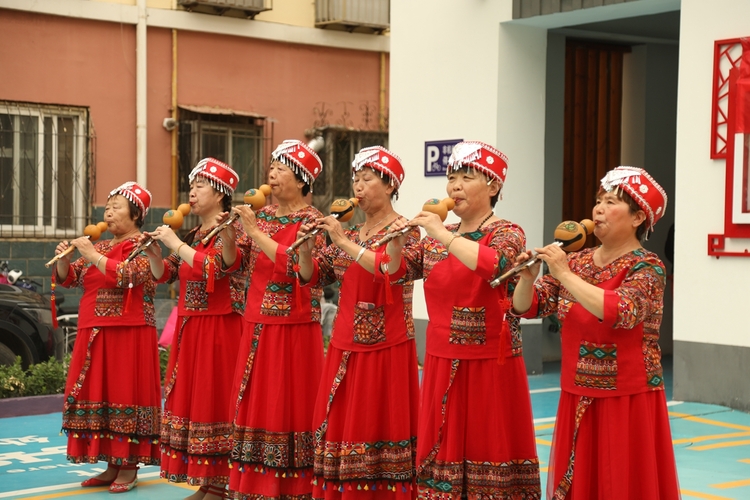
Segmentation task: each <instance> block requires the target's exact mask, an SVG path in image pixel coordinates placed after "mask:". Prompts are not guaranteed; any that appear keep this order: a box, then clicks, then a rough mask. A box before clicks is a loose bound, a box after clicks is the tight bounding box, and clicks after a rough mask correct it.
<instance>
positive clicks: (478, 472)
mask: <svg viewBox="0 0 750 500" xmlns="http://www.w3.org/2000/svg"><path fill="white" fill-rule="evenodd" d="M447 227H448V229H449V230H451V231H456V230H457V229H458V226H457V225H455V224H454V225H449V226H447ZM461 236H462V237H464V238H468V239H470V240H473V241H476V242H478V243H479V254H478V258H477V267H476V269H475V270H473V271H472V270H470V269H469V268H468V267H466V266H465V265H464V264H463V263H461V261H459V260H458V259H457V258H456V257H455V256H454V255H452V254H449V253H448V251H447V250H446V248H445V246H443V245H442V244H441V243H440V242H439V241H437V240H435V239H433V238H430V237H425V238H424V239H423V240H422V244H421V250H422V254H423V256H422V270H421V271H422V272H421V275H422V277H423V278H424V292H425V299H426V302H427V313H428V315H429V318H430V322H429V325H428V327H427V350H426V351H427V352H426V355H425V364H424V373H423V378H422V394H421V398H422V401H421V406H420V410H419V411H420V414H419V432H418V434H417V481H418V486H419V497H420V498H429V499H458V498H461V497H462V495H466V497H467V498H469V499H477V498H482V499H490V498H495V499H516V498H520V499H525V500H528V499H539V498H541V486H540V483H539V460H538V458H537V453H536V442H535V436H534V426H533V417H532V414H531V398H530V395H529V387H528V380H527V378H526V367H525V364H524V361H523V357H522V356H521V354H522V344H521V331H520V327H519V324H518V319H517V318H510V317H507V316H506V311H507V310H508V309H509V307H510V299H509V297H508V288H511V287H512V282H511V283H509V284H508V285H507V286H506V285H503V286H500V287H497V288H492V287H490V285H489V282H490V281H491V280H492V279H494V278H495V277H496V276H498V275H500V274H502V273H503V272H504V271H507V270H508V269H510V268H511V267H512V266H513V261H514V259H515V257H516V255H518V253H519V252H521V251H523V249H524V248H525V244H526V238H525V236H524V234H523V230H522V229H521V228H520V227H519V226H517V225H515V224H512V223H510V222H508V221H505V220H500V221H496V222H493V223H490V224H488V225H487V226H485V227H483V228H482V229H481V230H477V231H474V232H472V233H466V234H462V235H461Z"/></svg>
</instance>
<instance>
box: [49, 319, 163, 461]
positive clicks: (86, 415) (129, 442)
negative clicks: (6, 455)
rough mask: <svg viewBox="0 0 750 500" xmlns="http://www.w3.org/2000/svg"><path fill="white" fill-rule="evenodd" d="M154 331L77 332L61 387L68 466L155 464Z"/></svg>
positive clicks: (156, 388) (157, 420)
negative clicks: (74, 464)
mask: <svg viewBox="0 0 750 500" xmlns="http://www.w3.org/2000/svg"><path fill="white" fill-rule="evenodd" d="M160 378H161V377H160V373H159V354H158V350H157V344H156V328H154V327H153V326H107V327H102V328H80V329H79V330H78V334H77V337H76V343H75V346H74V348H73V357H72V359H71V362H70V368H69V371H68V379H67V383H66V384H65V404H64V408H63V425H62V428H63V431H65V433H66V434H67V436H68V452H67V454H68V460H70V461H71V462H75V463H95V462H98V461H105V462H107V463H109V464H112V465H125V464H137V463H143V464H146V465H158V464H159V423H160V420H161V384H160Z"/></svg>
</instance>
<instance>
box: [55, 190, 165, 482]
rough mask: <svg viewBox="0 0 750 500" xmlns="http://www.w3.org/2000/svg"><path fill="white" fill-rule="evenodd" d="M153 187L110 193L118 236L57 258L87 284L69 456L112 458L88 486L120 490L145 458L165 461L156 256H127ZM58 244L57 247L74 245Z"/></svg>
mask: <svg viewBox="0 0 750 500" xmlns="http://www.w3.org/2000/svg"><path fill="white" fill-rule="evenodd" d="M150 204H151V193H149V192H148V191H147V190H146V189H145V188H143V187H141V186H139V185H138V184H136V183H134V182H126V183H125V184H123V185H122V186H120V187H118V188H117V189H115V190H113V191H112V192H111V193H110V194H109V199H108V200H107V205H106V207H105V208H104V221H105V222H106V223H107V228H108V230H109V232H110V233H112V235H113V238H112V239H111V240H106V241H105V240H99V241H98V242H96V243H92V242H91V241H89V239H88V238H86V237H82V238H77V239H75V240H73V241H71V242H70V245H73V246H74V247H76V248H77V249H78V251H79V252H80V253H81V257H80V258H79V259H78V260H76V261H75V262H73V263H72V264H71V262H70V257H69V256H66V257H63V258H61V259H60V260H58V261H57V265H56V267H55V273H54V277H53V279H54V280H56V281H58V282H60V284H61V285H62V286H64V287H74V286H80V287H82V288H83V289H84V292H83V297H81V302H80V305H79V312H78V336H77V337H76V343H75V347H74V348H73V358H72V360H71V362H70V369H69V371H68V381H67V383H66V385H65V406H64V408H63V426H62V427H63V430H64V431H65V433H66V434H67V435H68V460H70V461H71V462H74V463H96V462H98V461H105V462H107V470H106V471H104V472H103V473H101V474H99V475H98V476H96V477H93V478H90V479H87V480H86V481H84V482H83V483H81V485H82V486H107V485H108V486H109V491H111V492H112V493H121V492H125V491H129V490H131V489H133V488H134V487H135V485H136V484H137V483H138V476H137V469H138V467H137V465H138V463H143V464H146V465H158V464H159V422H160V419H161V392H160V388H159V386H160V382H159V378H160V377H159V354H158V351H157V339H156V327H155V323H154V293H155V290H156V287H155V286H154V282H153V279H152V277H151V271H150V269H149V267H148V259H147V258H146V257H145V256H142V255H141V256H138V257H136V258H135V259H133V260H131V261H130V262H128V263H127V264H126V263H125V262H124V260H125V258H126V257H127V256H128V254H130V251H131V250H132V249H133V246H134V245H136V244H137V242H138V238H139V237H140V234H141V233H140V230H139V228H140V227H141V226H142V225H143V219H144V217H145V215H146V213H147V212H148V207H149V205H150ZM68 246H69V245H68V243H66V242H61V243H60V244H59V245H57V248H56V249H55V253H58V254H59V253H61V252H63V251H64V250H65V249H66V248H68Z"/></svg>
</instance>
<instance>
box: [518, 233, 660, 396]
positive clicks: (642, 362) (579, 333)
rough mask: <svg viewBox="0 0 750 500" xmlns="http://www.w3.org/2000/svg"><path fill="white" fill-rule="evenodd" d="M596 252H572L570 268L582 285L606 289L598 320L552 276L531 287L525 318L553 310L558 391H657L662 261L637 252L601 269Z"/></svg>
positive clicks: (617, 393) (602, 393)
mask: <svg viewBox="0 0 750 500" xmlns="http://www.w3.org/2000/svg"><path fill="white" fill-rule="evenodd" d="M595 250H596V249H593V248H588V249H585V250H582V251H580V252H577V253H572V254H570V255H569V256H568V264H569V266H570V269H571V270H572V271H573V272H574V273H576V274H577V275H578V276H580V277H581V278H582V279H583V280H584V281H586V282H587V283H590V284H592V285H595V286H597V287H599V288H602V289H604V290H605V292H604V319H603V320H602V321H600V320H599V319H598V318H596V317H595V316H594V315H593V314H591V313H590V312H588V311H587V310H586V309H584V308H583V306H581V305H580V304H579V303H578V302H577V301H576V299H575V297H573V295H572V294H571V293H570V292H569V291H568V290H567V289H566V288H565V287H564V286H562V285H560V282H559V281H557V280H556V279H555V278H553V277H552V276H551V275H546V276H544V277H542V278H540V279H539V280H538V281H537V282H536V284H535V291H536V292H535V294H534V297H533V301H532V306H531V309H529V311H527V312H526V313H525V314H523V317H529V318H530V317H544V316H549V315H550V314H553V313H557V316H558V318H559V319H560V322H561V323H562V325H563V327H562V369H561V384H562V387H563V389H564V390H566V391H568V392H572V393H574V394H580V395H583V396H594V397H605V396H622V395H627V394H635V393H639V392H645V391H649V390H663V389H664V380H663V378H662V377H663V375H662V367H661V349H660V348H659V327H660V325H661V317H662V309H663V298H664V286H665V279H666V272H665V269H664V264H663V263H662V262H661V260H659V257H658V256H657V255H656V254H655V253H652V252H649V251H647V250H644V249H638V250H634V251H632V252H629V253H626V254H625V255H622V256H620V257H619V258H617V259H616V260H615V261H614V262H612V263H610V264H608V265H606V266H604V267H599V266H597V265H596V264H595V263H594V252H595Z"/></svg>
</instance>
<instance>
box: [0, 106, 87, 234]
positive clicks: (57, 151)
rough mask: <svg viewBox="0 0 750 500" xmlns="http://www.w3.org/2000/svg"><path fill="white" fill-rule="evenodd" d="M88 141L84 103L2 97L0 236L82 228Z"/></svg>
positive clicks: (78, 232) (54, 232) (71, 231)
mask: <svg viewBox="0 0 750 500" xmlns="http://www.w3.org/2000/svg"><path fill="white" fill-rule="evenodd" d="M91 142H92V137H91V134H90V132H89V123H88V110H87V109H86V108H75V107H61V106H46V105H41V104H30V103H13V102H8V101H0V235H2V236H3V237H34V238H39V237H50V238H61V237H72V236H77V235H80V234H81V233H82V232H83V228H84V226H85V223H86V220H87V216H88V208H89V206H90V203H89V192H90V190H89V173H90V165H89V158H90V155H89V148H90V145H91Z"/></svg>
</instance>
